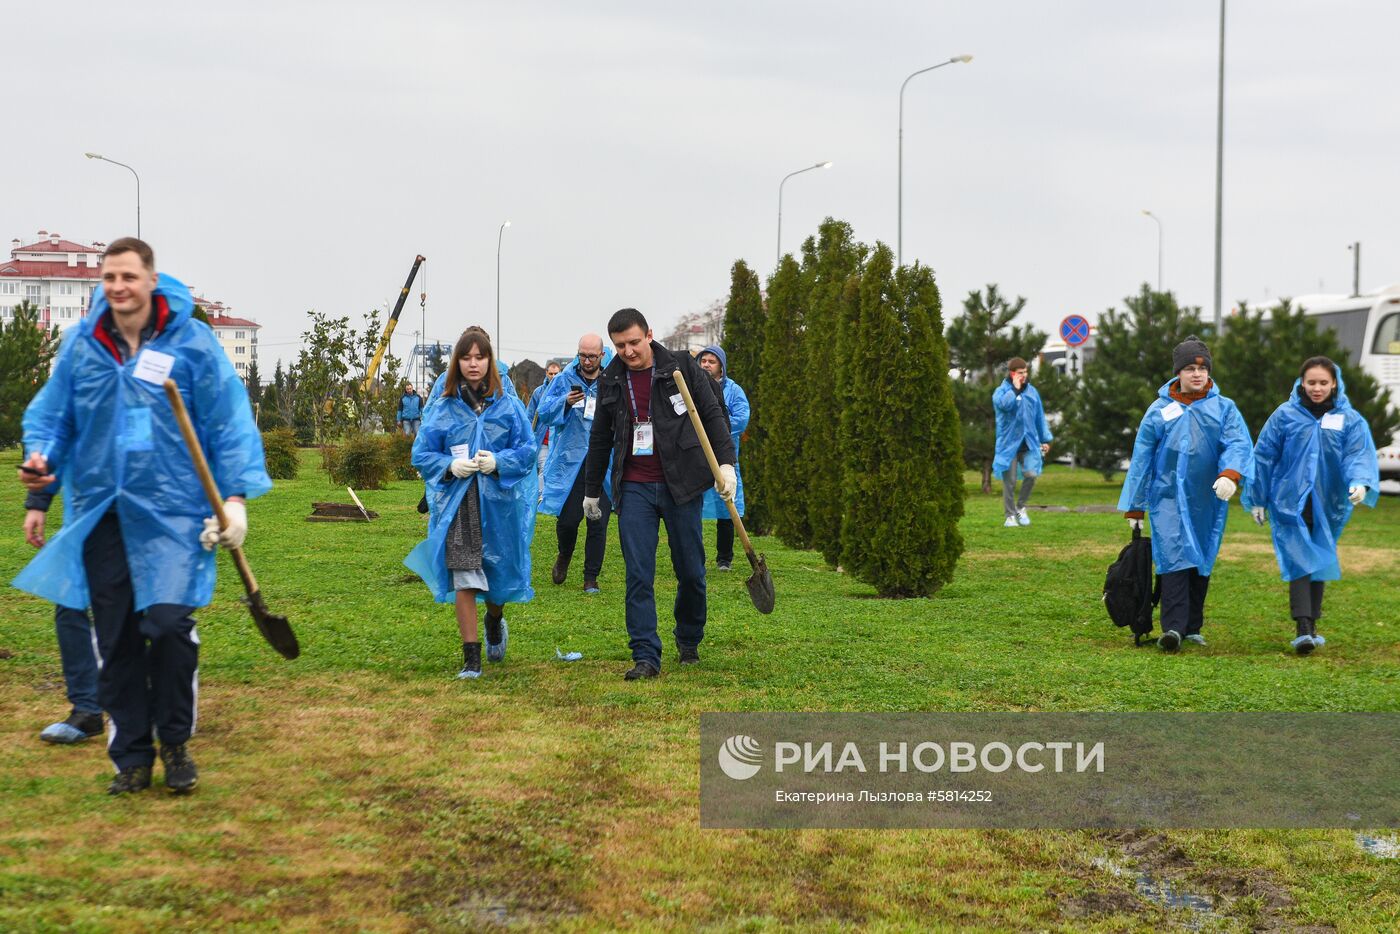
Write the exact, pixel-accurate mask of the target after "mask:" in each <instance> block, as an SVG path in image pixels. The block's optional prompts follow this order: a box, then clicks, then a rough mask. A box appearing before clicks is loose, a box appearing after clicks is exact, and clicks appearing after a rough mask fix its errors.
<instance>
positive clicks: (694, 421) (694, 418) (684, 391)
mask: <svg viewBox="0 0 1400 934" xmlns="http://www.w3.org/2000/svg"><path fill="white" fill-rule="evenodd" d="M676 388H677V389H679V390H680V391H681V398H683V399H684V400H685V410H686V412H687V413H688V414H689V415H690V424H691V425H692V426H694V428H695V434H696V435H698V436H699V438H700V447H701V448H703V449H704V451H705V460H707V461H709V462H710V472H711V473H713V474H714V475H715V482H716V483H719V482H720V481H721V480H722V479H723V477H721V475H720V472H719V461H718V460H717V459H716V458H715V449H714V448H713V447H711V446H710V436H709V435H707V434H705V426H704V424H703V423H702V422H701V421H700V413H699V411H697V410H696V408H695V399H694V398H692V397H691V395H690V387H689V386H687V385H686V384H685V377H684V376H682V375H681V370H680V367H679V366H678V367H676ZM721 499H723V497H721ZM724 504H725V505H726V506H728V507H729V518H730V519H731V520H732V521H733V522H734V528H735V529H737V530H738V532H739V539H740V540H741V541H742V542H743V543H744V551H745V552H747V553H748V554H753V543H752V542H750V541H749V533H748V532H747V531H746V530H745V529H744V520H743V519H740V518H739V508H738V507H737V506H735V505H734V500H732V499H725V500H724Z"/></svg>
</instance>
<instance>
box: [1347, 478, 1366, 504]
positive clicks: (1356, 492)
mask: <svg viewBox="0 0 1400 934" xmlns="http://www.w3.org/2000/svg"><path fill="white" fill-rule="evenodd" d="M1365 498H1366V487H1364V486H1363V485H1361V484H1360V483H1354V484H1352V485H1351V486H1349V487H1347V499H1349V500H1351V504H1352V505H1353V506H1359V505H1361V501H1362V500H1363V499H1365Z"/></svg>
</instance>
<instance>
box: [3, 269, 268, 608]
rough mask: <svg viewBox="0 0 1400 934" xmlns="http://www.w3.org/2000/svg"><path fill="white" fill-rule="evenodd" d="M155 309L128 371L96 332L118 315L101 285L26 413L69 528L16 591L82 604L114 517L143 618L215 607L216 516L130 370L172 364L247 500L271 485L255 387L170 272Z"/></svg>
mask: <svg viewBox="0 0 1400 934" xmlns="http://www.w3.org/2000/svg"><path fill="white" fill-rule="evenodd" d="M152 304H153V306H154V308H155V309H156V314H157V316H158V320H157V333H156V334H155V335H154V336H153V337H152V338H151V339H150V340H149V341H148V342H147V343H146V344H145V345H144V346H143V347H142V349H141V351H140V352H139V353H138V354H137V355H136V356H135V357H133V358H132V359H131V360H129V361H128V362H126V363H125V364H123V363H122V362H121V361H120V359H119V358H118V356H117V355H116V353H115V350H114V349H113V348H111V347H110V346H109V345H108V344H107V343H105V341H106V340H108V338H107V335H106V333H105V332H103V331H101V330H100V329H99V328H98V322H99V320H100V319H101V318H102V317H103V316H104V315H106V314H107V313H108V310H109V309H108V306H107V298H106V296H105V295H104V294H103V292H102V290H101V289H98V290H96V294H95V295H94V297H93V301H92V308H91V313H90V314H89V315H88V317H87V318H85V319H83V320H82V321H81V322H79V323H78V324H76V325H74V326H73V328H71V329H70V334H69V336H68V337H67V338H66V339H65V340H64V341H63V346H62V349H61V350H60V352H59V355H58V359H57V360H56V361H55V363H54V370H53V375H52V376H50V377H49V381H48V382H47V383H45V384H44V387H43V388H42V389H40V390H39V392H38V394H37V395H36V396H35V397H34V399H33V401H31V402H30V403H29V407H28V408H27V409H25V412H24V449H25V451H26V453H32V452H35V451H38V452H40V453H42V454H44V455H45V456H46V457H47V458H48V461H49V464H50V466H51V467H52V468H53V469H54V470H55V472H56V473H57V474H58V475H59V476H60V477H61V480H62V488H63V495H64V506H65V508H64V520H65V521H64V526H63V528H62V530H60V531H59V533H58V534H57V535H55V536H54V537H53V539H52V540H51V541H50V542H49V543H48V544H47V545H45V546H44V547H43V548H42V549H41V550H40V551H39V553H38V554H37V555H36V556H35V557H34V560H33V561H31V562H29V565H28V567H26V568H25V569H24V570H23V571H22V572H20V575H19V576H18V577H17V578H15V581H14V585H15V586H16V587H18V588H19V589H21V590H26V591H28V592H29V593H32V594H35V595H36V596H39V597H43V598H44V599H45V600H49V601H51V602H53V603H57V604H59V605H60V606H67V607H72V608H74V609H79V610H81V609H86V608H87V606H88V604H89V602H90V601H89V598H88V587H87V572H86V571H85V569H84V567H83V542H84V541H85V540H86V539H87V537H88V535H89V534H90V533H91V532H92V529H93V527H94V526H96V525H97V523H98V521H99V520H101V518H102V517H103V515H105V514H106V513H107V512H108V511H109V510H111V509H115V510H116V512H117V516H118V517H119V518H120V520H121V528H122V540H123V542H124V543H125V545H126V555H127V564H128V565H129V567H130V569H131V581H132V589H133V591H134V594H135V607H134V609H135V610H136V611H137V612H141V611H143V610H145V609H146V608H147V607H149V606H151V605H152V604H156V603H173V604H179V605H182V606H196V607H198V606H204V605H206V604H208V603H209V601H210V600H211V599H212V598H213V595H214V566H215V557H216V553H215V552H210V551H205V550H204V549H203V548H202V547H200V544H199V535H200V533H201V532H202V531H203V530H204V518H205V517H206V516H208V515H210V514H211V512H212V510H211V509H210V508H209V501H208V500H207V499H205V496H204V489H203V487H201V485H200V482H199V477H198V475H197V474H196V473H195V470H194V462H193V460H192V459H191V458H190V453H189V450H188V449H187V448H186V447H185V441H184V438H183V436H182V435H181V434H180V427H179V425H177V424H176V422H175V416H174V413H173V412H172V411H171V409H170V402H169V401H168V400H167V399H166V397H165V389H164V388H163V387H162V386H161V385H160V384H159V382H154V383H153V382H147V381H145V380H142V379H138V378H137V377H136V375H135V374H136V371H137V367H138V364H140V363H142V355H143V354H145V353H146V352H148V351H150V352H152V353H153V354H166V355H169V356H171V357H174V363H173V367H172V368H171V370H170V374H169V375H170V377H171V378H172V379H174V380H175V382H176V383H177V384H179V386H180V394H181V395H182V396H183V397H184V400H185V407H186V408H187V409H188V410H189V413H190V418H191V420H192V421H193V422H194V426H195V431H196V432H197V433H198V435H199V438H200V442H201V444H202V446H203V448H204V456H205V457H206V458H207V459H208V461H209V467H210V469H211V470H212V471H213V474H214V481H215V483H217V484H218V487H219V492H220V493H221V494H222V495H223V496H225V497H228V496H233V495H236V494H242V495H243V496H246V497H247V498H249V499H252V498H253V497H255V496H261V495H262V494H263V493H266V492H267V491H268V490H270V489H271V488H272V481H271V480H270V479H269V478H268V475H267V470H266V469H265V468H264V466H263V448H262V436H261V435H260V434H259V433H258V429H257V426H256V425H255V424H254V423H253V409H252V406H251V405H249V404H248V392H247V390H246V389H244V387H243V382H242V380H240V379H239V378H238V374H237V373H235V372H234V369H233V364H231V363H229V360H228V357H227V356H226V355H225V354H224V351H223V348H221V347H220V346H219V341H218V338H216V337H215V336H214V332H213V331H212V330H211V329H210V328H209V326H208V325H207V324H205V323H204V322H202V321H198V320H196V319H194V318H192V317H191V312H192V311H193V310H194V302H193V301H192V300H191V298H190V292H189V289H187V288H186V287H185V286H184V285H183V284H182V283H180V282H179V281H177V280H176V279H173V278H171V277H170V276H166V275H162V276H161V277H160V279H159V280H158V282H157V285H156V290H155V292H154V293H153V296H152ZM161 319H163V320H164V324H163V326H162V325H161V324H160V320H161ZM148 359H151V360H154V359H158V358H156V357H154V356H153V357H151V358H148ZM152 378H155V379H159V377H158V376H153V377H152Z"/></svg>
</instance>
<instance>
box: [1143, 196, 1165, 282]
mask: <svg viewBox="0 0 1400 934" xmlns="http://www.w3.org/2000/svg"><path fill="white" fill-rule="evenodd" d="M1142 213H1144V214H1146V215H1147V216H1148V217H1150V218H1152V219H1153V220H1154V221H1156V222H1157V291H1158V292H1160V291H1162V219H1161V218H1160V217H1158V216H1157V215H1156V214H1153V213H1152V212H1151V211H1149V210H1147V208H1143V209H1142Z"/></svg>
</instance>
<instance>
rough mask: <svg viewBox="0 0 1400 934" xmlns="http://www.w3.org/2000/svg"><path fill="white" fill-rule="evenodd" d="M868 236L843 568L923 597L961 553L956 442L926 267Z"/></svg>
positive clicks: (944, 350)
mask: <svg viewBox="0 0 1400 934" xmlns="http://www.w3.org/2000/svg"><path fill="white" fill-rule="evenodd" d="M893 263H894V256H893V254H892V253H891V252H890V248H889V247H887V246H885V245H884V244H877V245H876V247H875V251H874V253H872V254H871V256H870V258H869V260H867V261H866V263H865V268H864V271H863V273H862V275H861V284H860V310H859V317H858V318H857V319H856V325H855V327H853V328H851V329H850V334H849V338H848V341H847V344H846V347H845V349H846V358H847V364H846V366H847V367H848V368H849V371H850V374H849V378H848V384H849V387H850V398H849V400H848V401H847V404H846V406H845V408H844V410H843V411H842V413H841V427H840V442H839V447H840V451H841V456H840V460H839V463H840V464H841V465H842V466H843V467H844V482H843V484H842V486H843V489H844V493H845V518H844V521H843V523H842V536H841V537H842V564H844V565H845V567H846V570H847V571H849V572H850V573H852V574H854V575H855V576H856V577H858V578H859V579H861V580H863V581H866V582H867V583H870V584H872V585H874V587H875V589H876V590H877V591H878V592H879V593H880V594H881V595H882V596H887V597H915V596H928V595H930V594H933V593H936V592H937V591H938V589H939V588H941V587H942V586H943V585H944V584H946V583H948V581H950V580H952V578H953V570H954V568H955V567H956V565H957V561H958V558H959V556H961V554H962V549H963V542H962V536H961V534H960V533H959V532H958V519H959V518H960V517H961V516H962V513H963V483H962V460H963V458H962V439H961V437H960V435H959V430H958V412H957V407H956V405H955V404H954V402H953V394H952V388H951V386H950V380H949V378H948V346H947V343H946V342H945V341H944V338H943V320H942V309H941V305H940V300H939V296H938V287H937V285H936V284H935V282H934V278H933V272H932V270H930V269H929V268H928V267H926V266H921V265H918V264H915V265H914V266H912V267H909V266H906V267H901V268H900V269H899V270H897V271H895V270H893V269H892V267H893Z"/></svg>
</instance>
